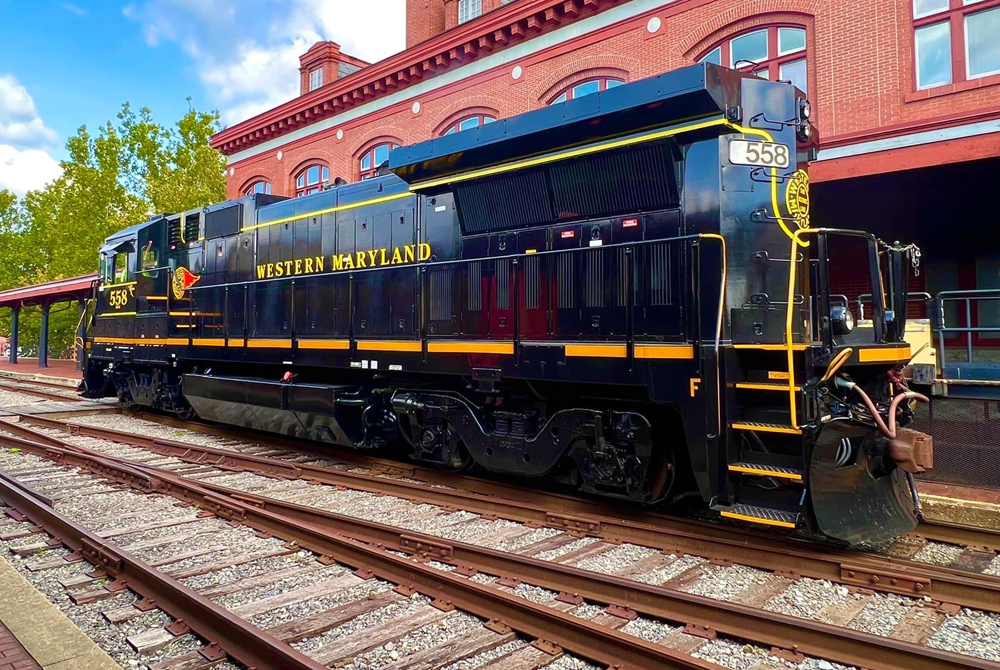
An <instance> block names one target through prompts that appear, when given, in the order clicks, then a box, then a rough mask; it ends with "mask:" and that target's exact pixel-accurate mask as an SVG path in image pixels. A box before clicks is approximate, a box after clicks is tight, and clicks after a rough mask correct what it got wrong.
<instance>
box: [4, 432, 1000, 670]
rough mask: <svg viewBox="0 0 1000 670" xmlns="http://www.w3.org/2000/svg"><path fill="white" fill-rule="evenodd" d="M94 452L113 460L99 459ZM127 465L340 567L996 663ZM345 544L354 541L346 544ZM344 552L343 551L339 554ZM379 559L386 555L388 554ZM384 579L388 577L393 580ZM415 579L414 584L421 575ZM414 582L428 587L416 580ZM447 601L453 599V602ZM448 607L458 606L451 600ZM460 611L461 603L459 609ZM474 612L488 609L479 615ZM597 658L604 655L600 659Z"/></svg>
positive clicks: (855, 661) (815, 640)
mask: <svg viewBox="0 0 1000 670" xmlns="http://www.w3.org/2000/svg"><path fill="white" fill-rule="evenodd" d="M42 437H46V438H48V439H49V440H53V441H57V438H51V437H50V436H44V435H42ZM5 439H10V438H5V437H0V443H2V442H3V440H5ZM17 442H18V443H23V444H24V445H25V446H26V447H27V448H29V449H42V450H43V451H44V450H45V449H46V447H45V446H44V445H42V444H38V443H35V442H30V441H27V440H20V439H18V440H17ZM31 445H34V446H31ZM73 449H75V450H78V451H77V456H78V457H80V458H93V457H96V454H97V453H98V452H91V450H88V449H85V448H83V447H74V446H72V445H70V449H61V448H60V449H59V451H61V452H65V451H71V450H73ZM96 458H98V459H100V460H117V459H107V458H106V457H96ZM128 467H130V468H135V469H138V470H140V471H143V472H146V473H147V474H151V475H155V478H156V479H157V480H158V481H159V482H160V483H161V486H162V487H163V488H162V491H163V492H165V493H168V494H170V495H173V496H175V497H178V498H180V499H183V500H185V501H187V502H190V503H192V504H196V505H198V506H199V507H202V508H204V509H207V510H210V511H212V512H213V513H215V514H217V515H219V516H221V517H223V518H228V519H231V520H235V521H239V522H240V523H244V524H246V525H249V526H251V527H254V528H257V529H258V530H263V531H265V532H268V533H270V534H272V535H274V536H276V537H282V538H284V539H286V540H290V541H294V542H296V543H298V544H299V545H301V546H304V547H307V548H310V549H312V550H313V551H318V552H320V553H328V554H329V555H331V556H332V557H333V558H334V559H336V560H338V561H341V562H344V563H347V564H349V565H355V566H358V567H368V568H369V569H374V568H373V567H372V566H371V565H369V564H367V563H365V564H359V563H358V560H359V557H358V555H357V553H356V552H352V551H350V550H347V549H345V546H344V543H345V542H349V543H357V542H362V543H365V544H362V545H361V546H362V547H366V548H369V549H371V550H373V551H378V550H374V549H373V547H374V546H382V547H386V548H389V549H393V550H396V551H401V552H406V553H410V554H424V555H426V556H428V557H432V558H434V559H436V560H439V561H442V562H446V563H451V564H454V565H458V566H463V567H467V568H472V569H474V570H477V571H482V572H486V573H488V574H493V575H502V576H511V577H515V578H517V579H521V580H523V581H525V582H528V583H530V584H534V585H537V586H541V587H544V588H548V589H550V590H553V591H559V592H563V593H571V594H576V595H579V596H582V597H584V598H588V599H590V600H594V601H597V602H601V603H607V604H616V605H619V606H625V607H630V608H631V609H632V610H634V611H635V612H637V613H639V614H644V615H647V616H651V617H656V618H660V619H664V620H667V621H674V622H680V623H685V624H695V625H699V626H703V627H705V628H710V629H712V630H714V631H717V632H718V633H722V634H725V635H728V636H731V637H734V638H739V639H744V640H752V641H754V642H757V643H761V644H766V645H773V646H776V647H780V648H785V649H797V651H798V652H800V653H806V654H810V655H815V656H818V657H820V658H825V659H829V660H834V661H837V662H840V663H845V664H850V665H857V666H861V667H878V668H887V669H892V670H904V669H907V670H925V669H926V670H930V669H932V668H941V669H944V668H983V669H987V668H988V669H990V670H997V669H1000V663H994V662H990V661H984V660H980V659H976V658H974V657H969V656H965V655H962V654H956V653H953V652H945V651H941V650H937V649H931V648H927V647H921V646H919V645H915V644H912V643H909V642H900V641H896V640H892V639H887V638H883V637H879V636H875V635H871V634H867V633H862V632H860V631H854V630H851V629H847V628H844V627H839V626H833V625H830V624H825V623H819V622H813V621H809V620H805V619H801V618H795V617H791V616H787V615H783V614H778V613H774V612H769V611H765V610H762V609H758V608H753V607H748V606H745V605H739V604H734V603H727V602H723V601H719V600H713V599H711V598H707V597H704V596H696V595H692V594H688V593H684V592H681V591H675V590H670V589H665V588H663V587H659V586H653V585H649V584H645V583H642V582H636V581H633V580H629V579H624V578H620V577H614V576H607V575H601V574H598V573H594V572H589V571H586V570H581V569H579V568H574V567H570V566H565V565H562V564H558V563H553V562H549V561H542V560H539V559H535V558H530V557H525V556H520V555H518V554H507V553H504V552H500V551H496V550H493V549H485V548H481V547H476V546H474V545H470V544H467V543H462V542H452V541H450V540H446V539H442V538H439V537H436V536H430V535H426V534H421V533H415V532H408V531H404V532H400V530H399V529H398V528H394V527H392V526H387V525H385V524H379V523H376V522H371V521H365V520H361V519H357V518H354V517H349V516H345V515H340V514H336V513H334V512H328V511H324V510H320V509H317V508H313V507H306V506H302V505H295V504H293V503H288V502H284V501H279V500H275V499H271V498H266V497H262V496H257V495H254V494H248V493H244V492H241V491H236V490H233V489H228V488H226V487H222V486H218V485H215V484H210V483H208V482H191V481H189V480H187V479H185V478H183V477H180V476H178V475H175V474H173V473H170V472H168V471H161V470H159V469H158V468H155V467H153V466H146V465H139V464H135V463H130V464H129V465H128ZM350 546H351V547H355V544H351V545H350ZM345 551H347V553H346V554H345V553H344V552H345ZM388 556H393V555H392V554H388ZM393 558H397V560H402V561H403V562H404V563H405V565H406V566H407V567H408V568H409V569H411V570H412V569H413V568H414V565H415V564H414V563H413V562H412V561H407V560H405V559H398V557H394V556H393ZM378 565H379V566H380V569H382V570H387V569H389V568H387V567H386V566H385V565H383V564H378ZM390 567H391V566H390ZM427 569H428V570H430V571H431V572H432V573H438V574H441V573H440V572H439V571H436V570H434V569H433V568H427ZM376 572H378V571H376ZM387 574H393V575H397V574H398V573H395V572H390V573H387ZM443 574H449V573H443ZM424 578H426V575H424ZM456 579H458V578H456ZM391 580H392V581H395V579H391ZM420 583H421V584H424V582H420ZM462 583H468V582H462ZM424 586H425V588H429V587H427V586H426V584H425V585H424ZM483 588H488V587H483ZM453 602H455V601H454V600H453ZM455 604H458V603H457V602H455ZM475 606H476V603H475V602H473V603H471V604H469V606H468V609H470V610H471V611H473V612H476V610H475V609H474V607H475ZM463 609H466V607H465V606H463ZM546 609H548V608H546ZM476 613H478V612H476ZM482 616H488V614H483V615H482ZM503 621H504V623H506V624H507V625H509V626H512V627H515V628H517V626H514V625H513V624H512V623H511V621H508V620H507V619H506V618H505V619H504V620H503ZM514 621H515V622H518V621H520V619H514ZM522 625H527V624H526V623H525V624H522ZM533 634H536V635H537V634H538V633H536V632H534V631H533ZM626 637H629V636H626ZM549 639H551V638H549ZM573 643H574V644H584V641H576V640H574V642H573ZM567 649H572V647H569V646H567ZM578 653H581V655H585V656H586V655H587V654H586V653H584V652H579V651H578ZM592 658H593V657H592ZM598 658H600V660H602V661H605V662H607V661H606V660H605V658H606V657H605V658H601V657H598ZM619 662H620V660H619Z"/></svg>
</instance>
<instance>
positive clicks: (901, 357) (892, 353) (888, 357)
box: [858, 345, 910, 363]
mask: <svg viewBox="0 0 1000 670" xmlns="http://www.w3.org/2000/svg"><path fill="white" fill-rule="evenodd" d="M858 360H859V361H861V362H862V363H897V362H899V361H908V360H910V346H909V345H907V346H905V347H891V348H887V349H861V350H860V351H858Z"/></svg>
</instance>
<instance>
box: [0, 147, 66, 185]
mask: <svg viewBox="0 0 1000 670" xmlns="http://www.w3.org/2000/svg"><path fill="white" fill-rule="evenodd" d="M61 174H62V168H61V167H60V166H59V161H57V160H56V159H54V158H53V157H52V156H50V155H49V154H48V153H47V152H45V151H42V150H41V149H26V150H24V151H19V150H17V149H15V148H14V147H12V146H9V145H6V144H0V189H8V190H11V191H13V192H14V193H15V194H17V195H18V196H22V195H24V194H25V193H27V192H28V191H34V190H37V189H40V188H42V187H43V186H45V185H46V184H48V183H49V182H50V181H52V180H53V179H56V178H58V177H59V175H61Z"/></svg>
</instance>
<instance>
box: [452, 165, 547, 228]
mask: <svg viewBox="0 0 1000 670" xmlns="http://www.w3.org/2000/svg"><path fill="white" fill-rule="evenodd" d="M455 197H456V199H457V201H458V208H459V213H460V214H461V217H462V226H463V229H464V232H465V234H466V235H469V234H474V233H486V232H493V231H497V230H510V229H512V228H523V227H524V226H530V225H533V224H537V223H545V222H546V221H551V220H552V218H553V217H552V210H551V205H550V201H549V193H548V185H547V184H546V181H545V173H544V172H543V171H541V170H539V171H536V172H525V173H518V174H513V175H508V176H504V177H498V178H496V179H491V180H489V181H482V182H474V183H470V184H462V185H459V186H458V187H457V188H456V189H455Z"/></svg>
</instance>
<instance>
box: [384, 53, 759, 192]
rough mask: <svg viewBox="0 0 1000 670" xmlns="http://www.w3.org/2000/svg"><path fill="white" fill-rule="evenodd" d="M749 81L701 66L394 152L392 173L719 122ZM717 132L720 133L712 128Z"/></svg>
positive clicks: (460, 167) (486, 162)
mask: <svg viewBox="0 0 1000 670" xmlns="http://www.w3.org/2000/svg"><path fill="white" fill-rule="evenodd" d="M746 76H748V75H742V74H740V73H739V72H735V71H733V70H728V69H726V68H722V67H719V66H717V65H713V64H711V63H701V64H698V65H692V66H689V67H685V68H681V69H679V70H674V71H672V72H667V73H666V74H662V75H659V76H657V77H650V78H648V79H643V80H640V81H637V82H634V83H632V84H630V85H628V86H619V87H616V88H612V89H609V90H607V91H602V92H600V93H595V94H592V95H587V96H584V97H581V98H577V99H575V100H569V101H567V102H565V103H562V104H556V105H551V106H549V107H546V108H544V109H539V110H535V111H533V112H529V113H527V114H519V115H517V116H514V117H511V118H509V119H501V120H498V121H496V122H494V123H489V124H486V125H482V126H480V127H479V128H476V129H474V130H468V131H465V132H460V133H454V134H451V135H445V136H444V137H439V138H436V139H433V140H428V141H426V142H421V143H419V144H414V145H412V146H408V147H400V148H398V149H396V150H394V151H393V152H392V153H391V155H390V157H389V167H390V169H391V170H392V171H393V172H394V173H395V174H396V175H398V176H399V177H401V178H402V179H403V180H405V181H406V182H408V183H410V184H419V183H420V182H425V181H428V180H431V179H439V178H443V177H447V176H450V175H454V174H458V173H462V172H467V171H469V170H476V169H481V168H487V167H491V166H494V165H498V164H502V163H508V162H511V161H515V160H519V159H525V158H531V157H533V156H539V155H543V154H546V153H550V152H553V151H557V150H560V149H566V148H571V147H574V146H578V145H580V144H581V143H587V144H590V143H593V142H595V141H601V140H607V139H612V138H616V137H623V136H626V135H630V134H634V133H639V132H642V131H644V130H649V129H653V128H661V127H663V126H667V125H670V124H675V123H681V122H688V121H696V120H698V119H708V118H713V117H715V118H719V117H722V116H724V115H725V113H726V110H728V109H730V108H736V107H739V105H740V90H741V85H740V83H741V81H742V79H743V78H744V77H746ZM711 130H713V131H714V132H718V130H717V129H711Z"/></svg>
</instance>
